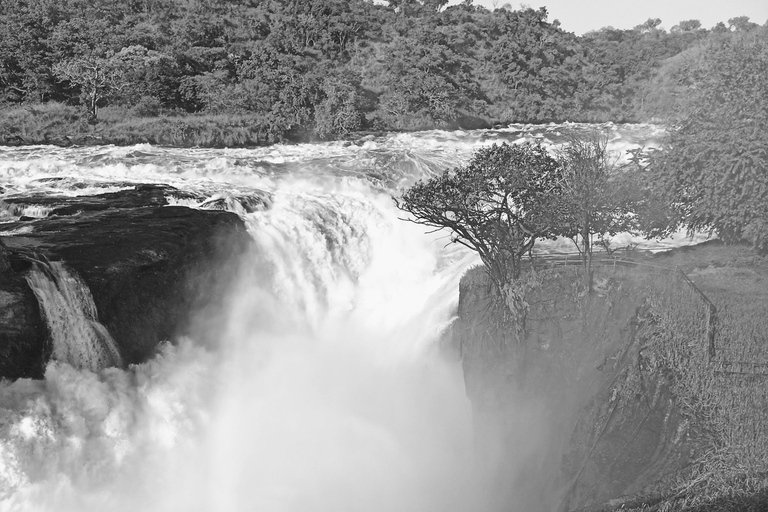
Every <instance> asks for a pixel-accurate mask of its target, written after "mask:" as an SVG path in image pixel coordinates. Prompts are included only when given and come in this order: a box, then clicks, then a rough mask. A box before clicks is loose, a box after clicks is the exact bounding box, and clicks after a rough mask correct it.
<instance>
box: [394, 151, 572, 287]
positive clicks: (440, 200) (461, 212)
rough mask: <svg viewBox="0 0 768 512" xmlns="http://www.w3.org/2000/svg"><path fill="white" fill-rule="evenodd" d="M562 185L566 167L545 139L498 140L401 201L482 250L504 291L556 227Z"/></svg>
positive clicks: (421, 220) (419, 218)
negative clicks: (543, 142) (541, 141)
mask: <svg viewBox="0 0 768 512" xmlns="http://www.w3.org/2000/svg"><path fill="white" fill-rule="evenodd" d="M561 186H562V167H561V165H560V164H559V162H558V161H557V160H555V159H554V158H553V157H552V156H550V155H549V154H548V153H547V151H546V150H545V149H544V148H543V147H542V146H541V145H538V144H530V143H525V144H520V145H509V144H506V143H504V144H502V145H496V144H494V145H492V146H489V147H486V148H482V149H479V150H478V151H477V152H476V153H475V154H474V155H473V157H472V159H471V160H470V162H469V163H468V164H467V165H466V166H463V167H458V168H456V169H454V170H453V171H450V172H449V171H446V172H444V173H443V174H442V175H440V176H437V177H434V178H432V179H430V180H427V181H419V182H418V183H416V184H415V185H413V186H412V187H411V188H409V189H408V190H406V191H405V193H404V194H403V195H402V197H401V198H399V199H396V204H397V206H398V207H399V208H400V209H402V210H404V211H406V212H408V213H410V214H411V215H413V219H411V220H412V221H413V222H416V223H418V224H424V225H426V226H431V227H434V228H437V229H444V228H446V229H449V230H450V231H451V241H452V242H456V243H460V244H462V245H465V246H466V247H469V248H470V249H472V250H474V251H476V252H477V253H478V254H479V255H480V258H481V260H482V261H483V263H484V264H485V265H486V268H487V270H488V272H489V274H490V276H491V278H492V280H493V282H494V283H495V285H496V287H497V289H498V291H499V292H500V293H502V295H503V294H505V291H506V287H507V285H508V284H509V283H511V282H512V281H514V280H515V279H517V277H518V276H519V275H520V260H521V258H522V257H523V255H524V254H526V253H527V252H528V251H530V250H531V248H532V247H533V245H534V243H535V241H536V240H537V239H539V238H547V237H553V236H554V235H555V234H556V233H557V229H558V227H559V225H560V222H561V221H562V217H563V215H564V206H563V204H562V202H561V197H560V192H561Z"/></svg>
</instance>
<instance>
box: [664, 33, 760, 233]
mask: <svg viewBox="0 0 768 512" xmlns="http://www.w3.org/2000/svg"><path fill="white" fill-rule="evenodd" d="M694 71H695V74H696V76H697V77H699V78H698V80H697V82H696V84H695V87H691V88H690V89H689V90H688V91H687V94H689V95H690V100H689V111H688V113H687V116H686V117H685V118H684V119H683V120H682V121H681V122H680V123H679V125H678V126H676V127H675V129H674V130H673V131H672V133H671V135H670V137H669V140H668V141H667V145H666V147H665V148H664V151H663V152H661V153H659V154H658V155H656V158H655V159H653V160H652V161H651V168H652V169H653V170H654V172H653V173H652V175H651V179H652V180H653V182H654V183H655V184H656V187H657V190H658V192H659V194H660V195H661V196H662V197H663V198H664V200H665V202H666V203H667V204H671V205H673V208H674V210H675V212H676V214H677V217H676V219H674V220H676V221H677V222H679V223H681V224H683V225H685V226H687V228H688V229H689V230H690V231H704V230H708V231H710V232H711V233H714V234H717V235H718V236H719V237H721V238H722V239H724V240H726V241H729V242H734V241H739V240H741V239H742V238H746V239H748V240H750V241H751V242H752V243H754V244H755V245H756V246H758V247H762V248H765V247H766V246H767V245H768V140H767V139H766V138H765V133H766V132H767V131H768V82H766V81H765V79H764V77H765V76H766V74H768V31H763V32H758V33H756V34H748V35H745V36H731V37H725V38H723V39H720V40H715V41H713V42H711V43H710V44H709V45H707V46H706V47H705V48H704V49H703V55H702V58H701V59H700V60H699V61H698V67H697V68H696V69H695V70H694Z"/></svg>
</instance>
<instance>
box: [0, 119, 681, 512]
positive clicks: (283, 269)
mask: <svg viewBox="0 0 768 512" xmlns="http://www.w3.org/2000/svg"><path fill="white" fill-rule="evenodd" d="M589 128H591V127H589V126H585V125H548V126H512V127H509V128H506V129H502V130H489V131H474V132H439V131H432V132H421V133H414V134H398V135H390V136H385V137H369V138H366V139H363V140H361V141H358V142H356V143H341V142H334V143H327V144H311V145H310V144H307V145H285V146H282V145H278V146H272V147H268V148H258V149H247V150H246V149H179V148H164V147H154V146H149V145H139V146H132V147H111V146H106V147H89V148H66V149H63V148H55V147H43V146H35V147H23V148H0V186H2V188H3V191H4V192H3V193H4V194H6V195H20V194H21V195H23V194H45V195H86V194H93V193H102V192H108V191H115V190H119V189H121V188H128V187H131V186H133V185H135V184H137V183H162V184H168V185H172V186H173V187H176V188H177V189H179V190H182V191H190V192H194V193H195V194H196V195H197V196H198V197H204V198H206V199H205V200H197V199H195V200H193V199H189V198H185V197H176V196H173V194H170V195H169V197H168V200H169V202H170V203H171V204H180V205H184V206H189V207H192V208H218V209H222V208H223V209H228V210H230V211H233V212H235V213H237V214H239V215H240V216H241V217H242V218H243V219H244V221H245V222H246V225H247V226H248V229H249V232H250V234H251V235H252V237H253V239H254V241H255V243H254V244H253V247H254V254H252V255H251V256H250V259H249V261H247V262H245V264H244V270H243V276H242V278H241V279H239V284H238V286H236V287H235V289H233V290H232V291H231V294H232V304H233V306H232V308H231V309H230V311H229V313H228V318H227V321H226V327H225V328H224V329H222V332H221V333H220V337H219V342H218V344H216V345H213V346H212V345H210V344H207V345H205V346H202V345H201V344H198V343H196V341H195V339H194V337H190V338H185V339H178V340H169V341H170V342H171V343H169V344H168V345H167V346H166V348H165V349H164V350H163V351H162V353H161V354H160V355H159V356H158V357H156V358H155V359H153V360H151V361H149V362H147V363H145V364H142V365H138V366H132V367H130V368H128V369H126V370H120V369H117V368H107V369H102V370H98V369H96V370H93V369H91V370H89V369H85V368H83V369H76V368H75V367H73V366H71V365H69V364H67V363H65V362H61V360H60V361H58V362H55V361H54V362H51V363H49V365H48V367H47V370H46V373H45V379H44V380H42V381H30V380H18V381H16V382H2V383H0V510H41V511H43V510H44V511H48V510H51V511H67V510H72V511H90V510H99V511H102V510H117V511H120V510H143V511H177V510H178V511H211V510H216V511H245V510H259V511H307V510H311V511H394V510H397V511H400V512H405V511H438V510H439V511H450V510H473V509H477V508H478V507H477V505H478V504H479V503H481V502H482V497H481V496H479V495H478V493H480V492H481V488H482V486H479V485H477V479H476V478H475V476H474V475H473V454H472V444H473V440H472V426H471V406H470V404H469V402H468V401H467V399H466V397H465V393H464V383H463V378H462V373H461V364H460V361H458V357H457V356H456V355H455V354H450V353H449V351H447V350H441V343H440V335H441V333H442V332H443V331H444V329H445V327H446V326H448V325H449V324H450V322H451V321H452V316H453V315H454V312H455V307H456V301H457V299H458V282H459V279H460V277H461V275H462V274H463V272H464V271H465V270H466V269H467V268H468V267H469V266H471V265H473V264H476V262H477V261H476V259H475V257H474V256H473V255H472V254H470V253H468V252H467V251H465V250H462V249H460V248H459V247H457V246H456V245H446V243H447V241H448V238H447V235H446V234H445V233H431V234H425V233H424V231H425V229H424V228H423V227H421V226H418V225H415V224H413V223H408V222H402V221H401V220H400V219H399V217H402V214H401V213H400V212H398V211H397V209H396V208H395V207H394V205H393V201H392V199H391V196H392V195H393V194H397V193H398V191H399V190H402V188H403V187H406V186H408V185H409V184H411V183H413V182H414V181H416V180H418V179H420V178H426V177H430V176H433V175H434V174H435V173H438V172H442V171H443V170H444V169H447V168H452V167H454V166H456V165H458V164H461V163H463V162H466V160H467V159H468V157H469V156H470V155H471V153H472V151H473V149H476V148H477V147H479V146H481V145H484V144H491V143H493V142H500V141H509V142H514V141H521V140H535V139H540V140H542V141H543V142H544V143H546V144H550V145H556V144H558V143H561V142H562V141H563V140H564V137H565V136H567V135H568V134H569V133H572V132H578V131H581V130H586V129H589ZM603 128H604V129H606V130H608V131H609V134H610V137H611V148H612V149H613V150H615V151H617V154H621V153H622V152H624V151H626V150H627V149H630V148H632V147H637V146H639V145H653V144H657V143H658V140H659V138H660V137H661V134H662V132H661V130H660V129H658V128H656V127H653V126H649V125H604V126H603ZM48 178H60V179H56V180H51V179H48ZM257 200H258V201H261V200H265V201H267V202H268V204H269V207H268V208H266V209H257V211H255V212H253V213H248V211H249V210H252V208H248V207H247V205H248V204H249V202H253V201H257ZM22 213H23V214H24V215H27V216H33V217H34V216H45V215H46V214H47V212H46V211H45V209H41V208H35V207H32V206H30V207H28V208H26V210H25V211H24V212H6V215H11V214H15V215H19V214H22ZM0 221H2V218H0ZM1 228H2V225H1V224H0V231H2V229H1ZM0 235H1V236H14V232H10V231H5V232H0ZM671 243H676V242H671ZM541 247H542V249H541V250H544V251H554V250H561V249H563V247H565V246H564V245H563V244H562V243H552V244H550V245H546V244H544V245H542V246H541ZM656 247H659V246H658V245H657V246H656ZM28 280H29V279H28ZM71 282H72V283H74V284H75V285H77V284H78V283H79V282H76V280H72V281H71ZM30 284H31V285H32V286H33V288H34V287H35V286H37V287H38V288H40V289H41V290H43V293H44V290H45V286H47V285H46V283H44V282H34V281H33V280H30ZM79 284H80V286H82V283H79ZM37 292H38V291H37V290H36V293H37ZM85 292H87V290H85V291H83V290H80V292H77V293H81V294H82V293H85ZM86 295H87V294H86ZM83 297H85V295H83ZM81 302H83V304H85V303H86V302H87V301H85V299H82V300H81ZM62 308H63V309H62V311H64V310H65V309H66V307H64V306H62ZM88 308H90V306H88V307H86V309H88ZM88 311H90V309H88ZM94 313H95V311H94ZM68 314H69V313H67V312H66V311H64V312H63V313H62V315H63V316H65V317H66V316H67V315H68ZM62 323H63V324H66V323H67V322H66V321H64V320H62ZM67 325H68V324H67ZM79 333H80V334H79ZM61 335H62V336H64V337H65V338H67V341H66V343H68V344H69V346H71V345H77V344H83V343H92V340H91V341H89V340H88V339H84V338H87V337H88V336H85V335H83V334H81V331H78V330H77V329H74V328H73V329H70V330H69V331H66V332H64V331H62V333H61ZM105 335H106V336H107V337H108V336H109V335H108V333H106V334H105ZM60 359H61V358H60ZM86 368H87V365H86Z"/></svg>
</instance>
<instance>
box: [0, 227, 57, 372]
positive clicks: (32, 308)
mask: <svg viewBox="0 0 768 512" xmlns="http://www.w3.org/2000/svg"><path fill="white" fill-rule="evenodd" d="M46 335H47V331H46V328H45V322H44V321H43V320H42V317H41V316H40V308H39V306H38V304H37V299H36V298H35V295H34V294H33V293H32V290H31V289H30V288H29V286H28V285H27V282H26V280H25V279H24V276H23V275H21V274H20V273H17V272H15V271H14V270H13V269H12V268H11V262H10V260H9V254H8V249H7V248H6V247H5V245H4V244H3V243H2V240H0V377H3V378H7V379H18V378H20V377H40V376H42V371H43V363H42V362H43V361H45V360H46V359H47V358H48V357H49V356H50V353H51V348H50V347H49V346H47V344H46Z"/></svg>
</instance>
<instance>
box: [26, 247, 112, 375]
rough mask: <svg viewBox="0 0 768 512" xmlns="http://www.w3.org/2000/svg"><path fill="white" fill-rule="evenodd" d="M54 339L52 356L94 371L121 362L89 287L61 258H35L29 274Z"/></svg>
mask: <svg viewBox="0 0 768 512" xmlns="http://www.w3.org/2000/svg"><path fill="white" fill-rule="evenodd" d="M27 282H28V283H29V287H30V288H32V291H33V292H34V293H35V296H36V297H37V300H38V302H39V303H40V306H41V308H42V311H43V316H44V317H45V320H46V323H47V324H48V330H49V332H50V335H51V339H52V342H53V358H54V359H56V360H57V361H62V362H65V363H68V364H70V365H72V366H74V367H75V368H80V369H84V370H90V371H93V372H96V371H99V370H102V369H104V368H107V367H110V366H118V367H120V366H122V365H123V362H122V358H121V357H120V351H119V350H118V349H117V345H116V344H115V340H113V339H112V336H110V334H109V332H107V329H106V328H105V327H104V326H103V325H102V324H101V323H99V320H98V314H97V312H96V305H95V304H94V303H93V297H91V292H90V291H89V290H88V287H87V286H86V285H85V283H83V281H82V280H81V279H80V278H78V277H77V276H76V275H75V274H74V273H71V272H70V271H68V270H67V269H66V268H65V267H64V265H63V264H62V263H61V262H58V261H55V262H36V263H34V264H33V266H32V270H31V271H30V272H29V275H28V276H27Z"/></svg>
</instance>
